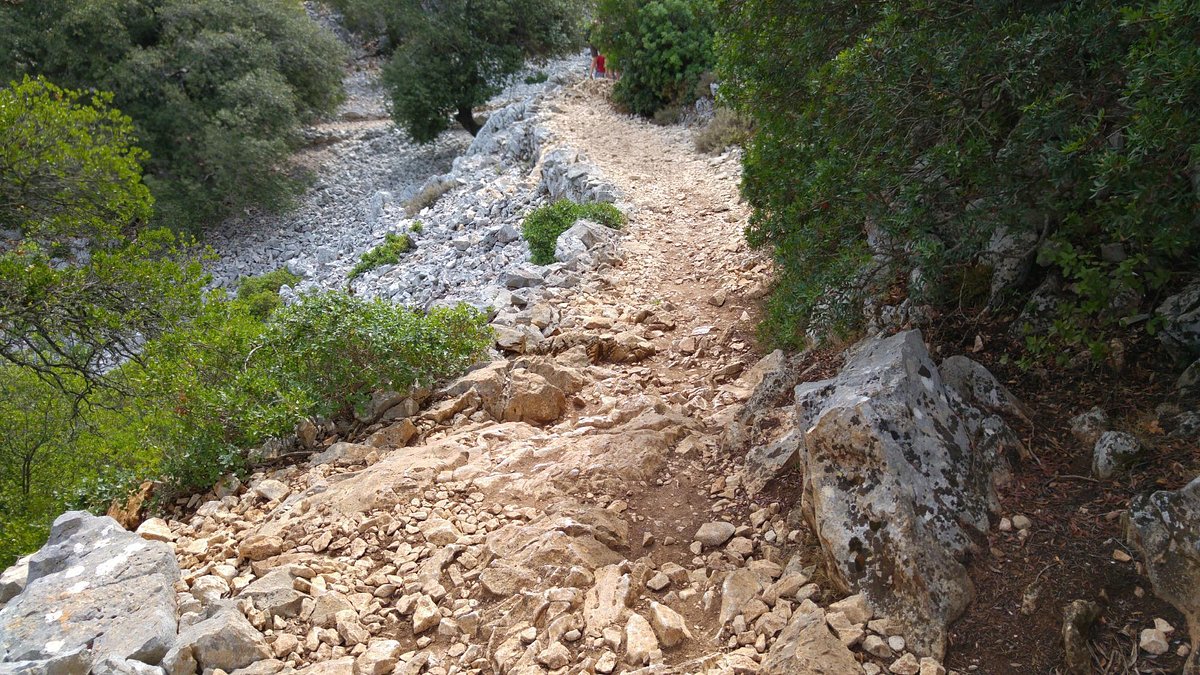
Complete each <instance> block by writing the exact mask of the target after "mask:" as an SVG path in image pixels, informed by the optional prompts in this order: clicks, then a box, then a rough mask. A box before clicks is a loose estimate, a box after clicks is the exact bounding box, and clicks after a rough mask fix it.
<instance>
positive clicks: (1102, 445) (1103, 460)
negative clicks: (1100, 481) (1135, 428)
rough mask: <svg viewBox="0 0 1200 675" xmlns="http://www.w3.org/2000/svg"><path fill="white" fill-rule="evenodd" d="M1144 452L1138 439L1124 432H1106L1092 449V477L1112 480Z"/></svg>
mask: <svg viewBox="0 0 1200 675" xmlns="http://www.w3.org/2000/svg"><path fill="white" fill-rule="evenodd" d="M1141 452H1142V444H1141V443H1140V442H1139V441H1138V439H1137V437H1135V436H1134V435H1132V434H1127V433H1125V432H1124V431H1106V432H1104V433H1103V434H1101V435H1100V438H1099V440H1097V441H1096V445H1095V447H1094V448H1092V475H1094V476H1096V477H1097V478H1111V477H1112V475H1113V474H1114V473H1116V472H1117V471H1118V470H1119V469H1122V468H1125V467H1126V466H1128V465H1129V463H1130V462H1132V461H1133V460H1134V459H1135V458H1136V457H1137V456H1138V455H1139V454H1141Z"/></svg>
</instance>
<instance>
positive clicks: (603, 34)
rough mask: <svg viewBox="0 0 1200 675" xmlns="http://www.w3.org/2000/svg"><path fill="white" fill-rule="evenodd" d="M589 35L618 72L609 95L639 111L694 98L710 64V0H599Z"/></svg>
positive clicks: (712, 57) (712, 10) (644, 112)
mask: <svg viewBox="0 0 1200 675" xmlns="http://www.w3.org/2000/svg"><path fill="white" fill-rule="evenodd" d="M597 19H598V23H597V25H596V27H595V28H594V34H593V36H592V39H593V40H594V41H595V43H596V44H597V46H599V48H600V49H601V51H603V52H604V54H605V56H606V58H607V59H608V61H609V63H610V67H611V68H614V69H616V70H617V71H618V72H619V73H620V74H621V78H620V80H619V81H618V82H617V84H616V87H615V88H614V89H613V97H614V98H615V99H616V100H617V101H618V102H619V103H621V104H623V105H625V106H627V107H628V108H629V109H630V110H631V111H633V112H634V113H637V114H639V115H644V116H647V117H649V116H651V115H653V114H654V113H655V112H656V111H658V110H660V109H662V108H664V107H667V106H668V105H671V104H673V103H689V102H691V101H692V100H694V99H695V98H696V85H697V83H698V82H699V81H700V79H701V75H703V74H704V73H705V72H706V71H709V70H711V69H712V68H713V62H714V60H715V55H714V51H713V34H714V31H715V29H716V7H715V6H714V3H713V0H650V1H649V2H647V1H646V0H600V2H599V6H598V11H597Z"/></svg>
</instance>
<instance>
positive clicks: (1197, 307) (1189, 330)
mask: <svg viewBox="0 0 1200 675" xmlns="http://www.w3.org/2000/svg"><path fill="white" fill-rule="evenodd" d="M1158 315H1159V317H1161V318H1162V322H1163V323H1162V328H1160V329H1159V331H1158V339H1159V340H1160V341H1161V342H1162V343H1163V346H1164V347H1166V348H1167V349H1168V350H1169V351H1170V352H1171V353H1173V354H1175V355H1176V356H1178V357H1179V358H1181V359H1194V358H1196V356H1197V355H1200V281H1196V282H1193V283H1192V284H1190V285H1188V286H1187V287H1186V288H1184V289H1183V290H1182V291H1180V292H1178V293H1176V294H1175V295H1172V296H1171V297H1169V298H1167V299H1166V300H1164V301H1163V303H1162V304H1161V305H1159V306H1158Z"/></svg>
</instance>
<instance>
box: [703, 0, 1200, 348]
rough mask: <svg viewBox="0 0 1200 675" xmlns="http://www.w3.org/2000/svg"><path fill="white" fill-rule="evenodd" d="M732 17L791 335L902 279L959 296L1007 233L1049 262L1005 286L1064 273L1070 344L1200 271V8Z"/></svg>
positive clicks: (838, 323)
mask: <svg viewBox="0 0 1200 675" xmlns="http://www.w3.org/2000/svg"><path fill="white" fill-rule="evenodd" d="M720 16H721V17H722V20H723V22H724V27H723V35H722V40H721V42H722V49H721V52H722V65H721V71H722V82H724V83H725V85H724V89H723V93H728V94H730V95H731V98H732V100H733V101H734V102H735V104H736V106H737V107H738V108H739V109H741V110H743V111H745V112H746V113H747V114H748V115H749V116H750V117H751V118H752V119H753V121H754V123H755V125H756V133H755V137H754V139H753V141H752V142H751V143H750V146H749V147H748V148H747V153H746V157H745V167H744V183H743V192H744V194H745V196H746V198H747V199H748V201H749V202H750V203H751V204H752V205H753V206H754V207H755V212H754V214H753V216H752V218H751V224H750V228H749V230H748V235H749V237H750V239H751V241H752V242H753V243H755V244H758V245H762V246H769V247H771V249H772V250H773V251H774V254H775V259H776V263H777V267H778V271H779V273H778V275H777V279H778V288H777V290H776V292H775V295H774V297H773V299H772V301H771V304H770V308H769V309H770V312H769V324H768V332H770V333H772V334H773V335H774V337H775V338H776V339H777V340H778V341H780V342H783V343H792V344H795V343H798V342H803V341H804V340H805V333H811V334H816V335H820V334H824V333H826V332H827V331H828V330H829V329H831V328H832V329H842V330H848V329H853V328H854V327H855V326H856V325H858V324H859V323H860V322H861V321H862V312H861V307H862V303H863V301H864V300H865V299H867V298H872V297H876V298H877V297H881V296H883V295H885V294H886V293H888V292H889V291H890V290H891V289H893V288H895V287H897V286H900V287H903V286H906V285H908V286H910V287H909V288H908V291H909V293H910V294H911V295H912V296H913V297H914V300H915V301H917V302H930V303H933V304H934V305H936V306H939V307H943V308H948V309H954V308H956V307H957V306H958V294H957V293H956V292H955V280H961V279H964V278H966V277H968V276H970V274H967V273H966V271H969V270H970V269H972V268H975V267H977V266H978V265H980V264H981V263H987V262H988V261H987V255H986V247H987V245H988V242H989V241H990V240H991V239H992V237H993V236H995V235H996V234H997V233H1002V232H1005V231H1006V232H1009V233H1015V234H1018V235H1024V236H1028V237H1030V238H1031V239H1032V240H1033V241H1035V242H1041V246H1040V247H1039V250H1040V252H1041V262H1042V263H1043V264H1044V265H1045V267H1042V268H1037V269H1035V270H1034V272H1035V274H1034V276H1033V277H1032V278H1030V279H1029V280H1028V282H1027V285H1026V286H1021V287H1014V288H1013V289H1011V293H1010V295H1009V296H1008V298H1007V300H1008V302H1009V303H1011V305H1012V306H1013V307H1014V308H1015V307H1019V306H1020V305H1021V304H1023V302H1024V299H1025V298H1027V297H1028V296H1029V293H1030V289H1031V288H1033V287H1034V286H1035V285H1036V284H1038V283H1039V282H1040V281H1042V280H1043V279H1044V278H1045V277H1046V276H1047V275H1056V276H1058V277H1061V279H1062V280H1063V281H1065V282H1066V283H1065V284H1064V287H1066V288H1068V289H1069V291H1068V295H1067V296H1066V297H1065V298H1064V302H1063V304H1062V308H1061V317H1062V319H1063V320H1062V321H1059V322H1056V325H1058V326H1070V327H1073V329H1072V331H1067V332H1063V331H1060V334H1059V335H1058V338H1061V340H1062V342H1064V343H1080V342H1082V341H1085V340H1086V341H1089V342H1092V343H1093V344H1094V343H1096V342H1097V341H1099V337H1100V336H1101V335H1102V334H1104V333H1105V332H1106V331H1110V330H1116V329H1118V327H1119V325H1120V322H1121V319H1123V318H1126V317H1128V316H1130V315H1131V314H1137V313H1142V312H1145V311H1146V310H1147V309H1148V308H1151V307H1153V306H1154V304H1155V302H1156V300H1157V299H1159V298H1160V297H1161V295H1162V294H1163V293H1165V291H1166V289H1168V288H1172V287H1175V288H1178V287H1179V286H1180V285H1182V283H1184V282H1185V281H1186V280H1187V279H1188V278H1190V277H1191V276H1193V275H1194V274H1195V270H1196V267H1195V260H1196V259H1197V255H1198V254H1200V228H1197V227H1196V210H1195V204H1196V199H1197V196H1196V195H1197V193H1196V185H1195V167H1196V161H1197V159H1196V157H1197V155H1196V148H1197V147H1200V145H1198V144H1200V115H1198V114H1197V113H1196V111H1197V110H1200V88H1197V86H1196V82H1197V75H1196V73H1197V72H1200V51H1198V50H1197V49H1196V35H1198V34H1200V7H1197V6H1196V5H1194V4H1187V3H1177V2H1172V1H1169V0H1163V1H1148V2H1126V3H1111V4H1103V3H1102V4H1096V3H1043V4H1040V5H1038V4H1029V3H1016V4H1013V3H993V4H986V5H980V6H977V7H975V8H974V9H973V10H972V11H971V12H965V13H964V12H962V11H961V6H959V5H955V4H953V3H949V2H933V3H924V4H923V5H922V6H921V8H920V11H914V8H912V7H907V6H903V5H891V4H887V3H882V4H878V3H877V4H867V5H863V4H860V3H838V2H831V1H828V0H814V1H806V2H792V1H790V0H789V1H783V0H749V1H746V2H743V1H741V0H723V2H722V11H721V12H720ZM914 273H916V274H919V275H920V277H921V280H922V283H921V284H920V285H919V286H917V285H910V284H909V283H908V282H909V281H910V280H912V279H913V278H915V277H914V276H913V275H914ZM972 274H973V273H972ZM1122 297H1131V298H1133V299H1134V302H1133V303H1120V302H1118V301H1119V299H1120V298H1122ZM1122 304H1124V305H1125V306H1124V308H1118V305H1122ZM1149 325H1150V326H1151V327H1152V326H1153V323H1151V324H1149ZM1050 330H1051V331H1052V332H1053V331H1055V330H1056V329H1054V328H1051V329H1050ZM1068 333H1074V334H1073V335H1070V334H1068ZM1083 334H1087V335H1090V336H1091V337H1087V338H1084V337H1082V335H1083ZM1056 339H1057V338H1056Z"/></svg>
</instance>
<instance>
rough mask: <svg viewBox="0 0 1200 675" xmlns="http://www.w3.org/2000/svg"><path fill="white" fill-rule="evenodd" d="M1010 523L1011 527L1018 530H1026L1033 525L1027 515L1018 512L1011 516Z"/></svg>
mask: <svg viewBox="0 0 1200 675" xmlns="http://www.w3.org/2000/svg"><path fill="white" fill-rule="evenodd" d="M1012 524H1013V527H1015V528H1017V529H1018V530H1028V529H1029V528H1030V527H1032V526H1033V522H1032V521H1031V520H1029V518H1028V517H1026V516H1023V515H1020V514H1018V515H1015V516H1013V518H1012Z"/></svg>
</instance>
